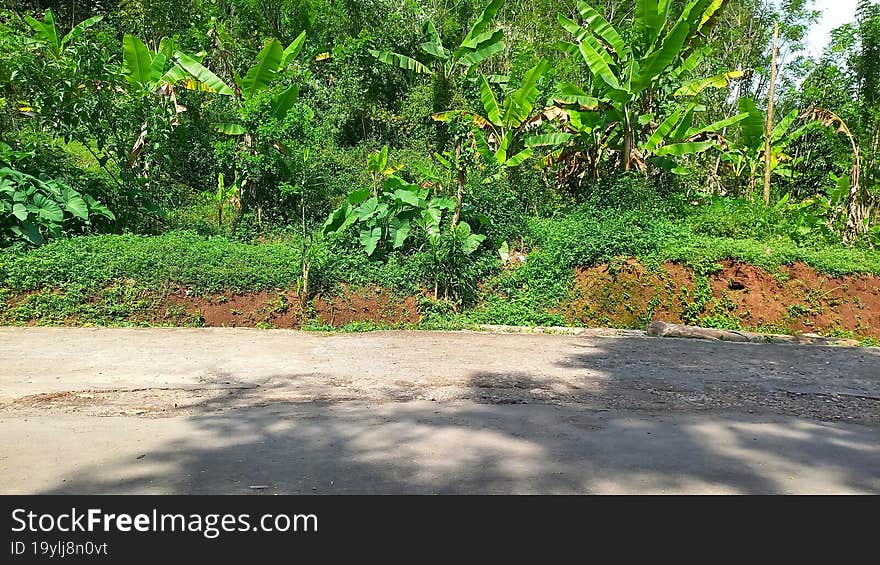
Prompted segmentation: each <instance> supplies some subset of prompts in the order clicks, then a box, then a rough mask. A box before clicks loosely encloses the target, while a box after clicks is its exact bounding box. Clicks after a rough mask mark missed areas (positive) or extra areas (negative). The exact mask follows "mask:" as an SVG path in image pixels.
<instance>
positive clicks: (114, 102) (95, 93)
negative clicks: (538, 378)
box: [0, 0, 880, 323]
mask: <svg viewBox="0 0 880 565" xmlns="http://www.w3.org/2000/svg"><path fill="white" fill-rule="evenodd" d="M810 4H811V2H810V1H809V0H783V1H781V2H768V1H764V0H737V1H724V0H638V1H632V0H592V1H591V2H590V3H587V2H584V1H578V2H574V1H572V2H567V3H563V4H558V3H557V4H553V5H550V4H549V3H546V2H538V3H537V4H535V3H534V2H532V3H530V4H528V5H526V4H524V3H522V2H520V1H519V0H491V1H489V0H462V1H460V2H458V3H454V4H447V3H430V2H428V3H426V2H406V3H400V2H392V1H388V0H370V1H365V2H338V1H335V0H272V1H265V0H219V1H210V2H209V1H204V0H175V1H174V2H171V1H166V0H149V1H148V0H65V1H63V2H62V1H53V0H0V305H2V304H4V300H6V299H8V298H9V297H11V296H13V295H20V294H21V293H28V292H35V291H39V292H40V293H42V294H41V295H40V296H42V297H43V298H39V299H34V300H32V301H31V302H29V303H28V305H27V307H26V308H21V307H19V308H18V309H17V310H16V311H15V312H14V313H13V314H12V315H7V316H5V317H4V318H2V320H0V321H4V322H14V321H26V320H28V319H37V318H40V315H38V314H39V313H37V314H35V313H34V311H33V309H34V308H38V309H39V308H43V309H44V310H45V311H46V312H53V311H54V312H55V313H56V314H58V313H59V312H60V313H61V314H58V315H56V316H54V317H53V316H48V318H49V319H50V320H51V321H54V322H63V321H64V320H66V319H70V318H71V317H73V318H76V317H77V316H79V317H82V316H83V312H84V311H85V310H88V309H89V308H92V310H90V312H92V315H91V317H90V318H89V317H88V316H87V318H88V319H89V320H91V321H95V322H98V323H123V322H125V320H126V319H128V316H129V315H130V314H131V313H132V311H133V310H136V309H137V308H142V307H143V308H147V307H149V306H150V305H149V304H146V303H143V304H142V303H141V302H139V301H141V299H142V298H143V297H144V296H147V295H150V296H154V295H155V293H157V292H160V291H163V290H167V289H169V288H171V287H177V286H180V287H185V288H188V289H190V290H191V291H193V292H196V293H212V292H213V293H217V292H238V291H257V290H266V289H295V292H296V293H297V295H298V296H299V298H300V300H301V301H302V304H304V305H305V304H307V303H308V302H309V300H310V299H311V298H312V297H314V296H315V295H316V294H318V293H324V294H328V293H332V292H333V291H334V288H335V287H336V286H337V285H339V284H341V283H348V284H351V285H353V286H362V285H368V284H374V285H375V284H380V285H382V286H384V287H387V288H391V289H393V290H395V291H397V292H400V293H403V294H410V295H421V296H424V297H425V298H424V304H423V308H424V314H425V318H426V319H431V320H434V321H435V322H436V320H438V319H440V318H442V319H448V316H447V315H452V313H458V314H456V315H457V316H464V318H465V319H467V320H472V321H476V322H488V323H560V320H559V319H558V318H556V317H554V315H553V314H552V313H550V312H551V310H552V307H553V306H554V305H555V304H557V303H558V302H559V301H560V300H562V299H563V298H564V297H565V296H566V294H567V293H568V292H569V291H570V289H571V280H572V277H573V274H574V272H575V269H576V268H578V267H587V266H590V265H594V264H597V263H605V262H613V261H615V260H617V259H619V258H621V257H633V256H635V257H639V258H640V259H641V260H642V261H643V262H645V263H647V264H655V265H659V264H662V263H663V262H666V261H675V262H680V263H684V264H687V265H690V266H692V267H694V268H695V269H696V270H697V271H701V270H706V269H707V268H709V267H707V265H712V264H714V263H716V262H717V261H720V260H723V259H735V260H740V261H743V262H747V263H751V264H754V265H758V266H762V267H765V268H767V269H775V268H776V267H778V266H779V265H782V264H791V263H794V262H804V263H807V264H809V265H811V266H812V267H814V268H816V269H817V270H819V271H821V272H825V273H828V274H831V275H842V274H847V273H875V274H880V255H878V254H877V252H876V251H874V248H875V247H876V246H877V245H880V220H878V218H880V209H878V205H877V203H878V201H880V84H878V82H880V68H878V65H880V62H878V61H880V6H878V5H877V4H876V3H872V2H871V1H870V0H860V2H859V8H858V13H857V18H856V20H855V21H854V22H852V23H850V24H847V25H845V26H843V27H841V28H839V29H837V30H835V31H834V33H833V34H832V38H831V41H830V43H829V45H828V47H827V48H826V49H825V51H824V52H823V53H822V55H821V56H820V57H817V58H809V57H806V56H805V55H804V51H803V49H802V48H803V43H804V38H805V36H806V33H807V31H808V29H809V27H810V25H811V24H812V23H814V22H815V20H816V19H817V17H818V14H817V13H815V12H814V11H812V10H811V6H810ZM774 35H778V37H777V38H774ZM59 292H60V294H59ZM150 293H153V294H150ZM96 296H98V297H99V298H97V299H95V301H94V302H95V303H99V304H104V305H107V304H109V306H106V308H105V310H101V311H100V312H98V313H95V312H97V311H96V310H95V308H97V306H95V305H94V304H92V305H91V306H89V305H83V303H84V302H88V301H89V300H91V299H92V298H93V297H96ZM53 297H54V298H53ZM59 297H60V298H59ZM43 299H45V300H48V301H49V302H45V301H44V302H40V301H41V300H43ZM53 300H54V301H56V302H58V301H60V302H62V303H63V304H56V303H53V302H52V301H53ZM112 301H116V302H117V303H118V304H117V306H115V307H114V306H113V305H112V304H110V303H111V302H112ZM103 307H104V306H102V308H103ZM107 308H109V310H108V309H107ZM114 308H116V309H115V310H114ZM444 316H447V317H446V318H444ZM459 319H460V318H459Z"/></svg>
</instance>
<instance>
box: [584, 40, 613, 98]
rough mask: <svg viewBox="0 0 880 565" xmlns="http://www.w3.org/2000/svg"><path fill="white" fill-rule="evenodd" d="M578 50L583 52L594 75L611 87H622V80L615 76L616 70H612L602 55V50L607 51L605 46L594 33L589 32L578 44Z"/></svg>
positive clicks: (585, 60)
mask: <svg viewBox="0 0 880 565" xmlns="http://www.w3.org/2000/svg"><path fill="white" fill-rule="evenodd" d="M578 50H579V51H580V52H581V56H582V57H583V58H584V62H585V63H587V67H588V68H589V69H590V72H591V73H593V75H595V76H597V77H599V78H601V79H602V80H603V81H605V82H606V83H607V84H608V86H610V87H611V88H614V89H619V88H620V81H619V80H618V79H617V76H615V74H614V71H612V70H611V67H610V66H609V65H608V63H607V61H606V60H605V58H604V57H603V56H602V55H600V51H601V52H602V53H605V48H604V47H602V45H601V44H600V43H599V42H598V41H597V40H596V38H595V37H593V36H592V34H587V36H586V37H585V38H584V40H583V41H581V42H580V44H578ZM606 54H607V53H606Z"/></svg>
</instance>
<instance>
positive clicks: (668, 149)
mask: <svg viewBox="0 0 880 565" xmlns="http://www.w3.org/2000/svg"><path fill="white" fill-rule="evenodd" d="M716 145H717V143H716V142H714V141H692V142H687V143H672V144H670V145H664V146H663V147H661V148H659V149H657V151H656V154H657V155H660V156H663V155H672V156H674V157H682V156H684V155H695V154H697V153H702V152H704V151H707V150H709V149H712V148H713V147H715V146H716Z"/></svg>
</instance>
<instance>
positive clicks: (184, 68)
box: [122, 34, 233, 169]
mask: <svg viewBox="0 0 880 565" xmlns="http://www.w3.org/2000/svg"><path fill="white" fill-rule="evenodd" d="M122 67H123V74H124V76H125V80H126V82H127V83H128V87H129V92H130V93H132V94H133V95H135V96H151V95H155V94H158V95H159V96H160V97H162V98H168V99H169V100H170V101H171V104H172V107H173V109H174V111H173V113H172V118H171V125H172V126H176V125H178V123H179V118H178V116H179V115H180V114H181V113H182V112H185V111H186V107H185V106H183V105H182V104H180V103H179V102H178V100H177V92H176V88H177V87H178V86H179V87H181V88H184V89H186V90H196V91H200V92H209V93H213V94H218V95H221V96H232V95H233V92H232V89H230V88H229V87H228V86H227V85H226V84H225V83H224V82H223V81H222V80H221V79H220V78H219V77H218V76H217V75H215V74H214V73H213V72H211V71H210V70H209V69H208V68H207V67H205V66H204V65H202V64H201V63H200V62H199V61H198V59H197V58H196V57H193V56H192V55H188V54H187V53H184V52H183V51H180V50H178V49H177V48H176V46H175V45H174V41H173V40H171V39H169V38H167V37H166V38H162V40H161V41H160V42H159V47H158V49H156V50H152V49H150V48H149V47H147V45H146V44H145V43H144V42H143V41H141V40H140V39H139V38H137V37H135V36H133V35H129V34H126V35H125V36H124V37H123V38H122ZM146 138H147V125H146V123H144V124H143V125H142V126H141V130H140V133H139V134H138V136H137V138H136V139H135V142H134V144H133V145H132V148H131V151H130V152H129V156H128V164H127V166H128V168H129V169H130V168H132V167H133V166H134V163H135V160H136V159H137V158H138V156H139V155H140V153H141V151H143V149H144V147H145V144H146Z"/></svg>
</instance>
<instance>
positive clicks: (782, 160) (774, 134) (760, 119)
mask: <svg viewBox="0 0 880 565" xmlns="http://www.w3.org/2000/svg"><path fill="white" fill-rule="evenodd" d="M738 105H739V110H740V112H741V113H743V114H745V116H746V118H745V119H743V120H742V121H740V122H739V124H738V129H739V131H738V135H737V136H736V137H735V139H736V141H735V143H733V144H732V145H730V146H729V147H727V148H725V149H723V150H722V152H721V158H722V161H724V162H725V163H727V165H728V167H729V169H730V171H731V172H732V173H733V175H734V176H736V177H738V178H743V177H745V178H746V179H747V186H748V191H749V194H751V193H752V192H753V191H754V189H755V186H756V184H757V179H758V176H759V172H760V171H761V169H762V168H763V167H764V148H765V131H764V123H765V120H766V118H765V116H764V112H762V111H761V110H759V109H758V108H757V106H755V102H754V100H752V99H751V98H748V97H742V98H740V99H739V102H738ZM798 119H799V111H798V110H796V109H795V110H792V111H791V112H789V113H788V114H786V115H785V117H783V118H782V120H780V122H779V123H778V124H776V126H775V127H774V128H773V130H772V131H771V134H770V171H771V173H772V174H775V175H779V176H782V177H786V178H790V177H791V176H792V169H791V165H792V163H793V161H792V158H791V156H790V155H788V154H787V153H786V151H787V149H788V147H789V145H791V144H792V143H793V142H794V141H795V140H797V139H799V138H800V137H803V135H804V134H806V133H807V132H808V131H809V129H810V128H811V127H813V126H814V125H815V123H816V122H813V121H808V122H807V123H806V124H804V125H802V126H800V127H797V128H795V127H794V126H795V124H796V122H797V121H798Z"/></svg>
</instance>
